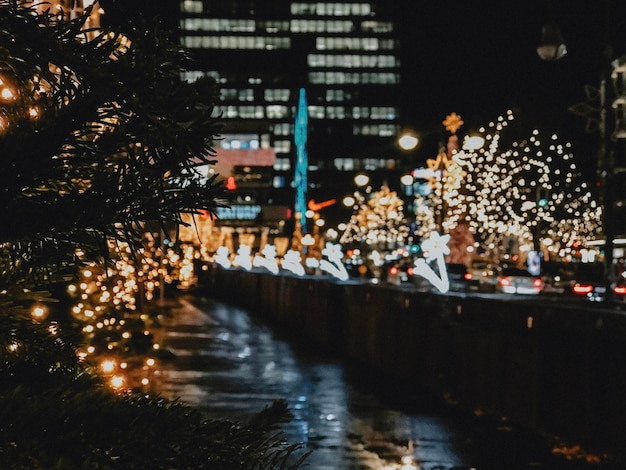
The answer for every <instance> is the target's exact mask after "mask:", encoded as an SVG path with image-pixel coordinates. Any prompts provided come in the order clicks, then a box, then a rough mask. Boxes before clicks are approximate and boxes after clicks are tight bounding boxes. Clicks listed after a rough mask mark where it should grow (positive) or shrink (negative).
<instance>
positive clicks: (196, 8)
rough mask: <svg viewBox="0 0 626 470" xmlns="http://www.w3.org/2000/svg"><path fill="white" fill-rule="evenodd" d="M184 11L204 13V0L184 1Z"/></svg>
mask: <svg viewBox="0 0 626 470" xmlns="http://www.w3.org/2000/svg"><path fill="white" fill-rule="evenodd" d="M182 11H184V12H186V13H202V1H200V0H184V1H183V2H182Z"/></svg>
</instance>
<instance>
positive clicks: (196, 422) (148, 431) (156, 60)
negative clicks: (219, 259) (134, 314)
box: [0, 0, 298, 468]
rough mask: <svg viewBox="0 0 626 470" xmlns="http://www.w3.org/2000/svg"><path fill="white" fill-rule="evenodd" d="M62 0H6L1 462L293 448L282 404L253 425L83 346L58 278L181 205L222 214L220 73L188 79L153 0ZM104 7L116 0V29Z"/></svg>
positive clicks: (163, 462) (47, 463) (259, 454)
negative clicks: (210, 416) (109, 375)
mask: <svg viewBox="0 0 626 470" xmlns="http://www.w3.org/2000/svg"><path fill="white" fill-rule="evenodd" d="M63 3H64V4H61V2H56V1H53V2H48V3H40V4H37V3H32V2H19V1H16V0H0V36H1V37H2V40H1V41H0V44H1V46H0V155H1V156H2V157H1V158H0V179H1V181H0V207H1V209H2V212H1V213H2V216H3V217H4V223H2V224H1V227H0V244H1V246H2V252H1V256H0V262H1V267H2V269H1V270H0V296H1V297H2V298H1V302H0V322H1V323H2V324H1V326H0V335H1V336H0V343H1V344H2V348H0V351H2V352H0V355H1V356H2V357H1V359H2V361H1V364H2V365H1V366H0V377H1V379H2V380H1V381H0V383H1V386H0V397H1V398H0V399H2V401H3V404H4V406H3V410H4V412H3V416H2V419H1V420H0V435H1V436H2V438H0V461H2V463H3V465H4V466H5V467H6V468H252V467H254V468H259V467H264V466H270V464H275V463H277V462H283V461H284V460H285V459H286V458H287V457H289V455H290V454H291V453H292V452H293V450H295V449H296V448H297V447H298V446H289V445H286V444H285V443H283V442H281V441H280V439H278V437H277V436H278V435H277V434H275V433H276V427H277V426H278V425H279V424H280V423H281V422H283V421H284V420H286V419H288V418H289V411H288V410H287V409H286V407H285V405H284V402H280V401H279V402H276V403H274V404H273V405H271V406H269V407H268V408H267V409H266V410H265V411H263V412H261V413H259V415H258V416H255V417H253V418H252V419H251V420H250V422H247V423H233V422H230V421H227V420H225V421H223V422H219V423H214V422H207V421H205V420H204V419H203V418H202V416H201V415H200V414H199V413H196V412H195V411H193V410H191V409H189V408H187V407H185V406H183V405H181V404H178V403H169V402H167V401H165V400H161V399H159V398H158V397H151V396H148V395H145V394H125V395H116V394H114V393H113V392H111V391H110V390H109V389H108V388H107V387H106V386H104V384H103V382H102V380H101V378H100V377H98V376H95V375H93V374H91V373H90V372H89V369H88V367H86V365H85V364H84V363H83V362H81V361H80V358H79V357H78V355H77V348H76V345H77V344H78V343H79V342H82V341H84V337H83V336H82V334H83V333H84V332H83V331H82V330H81V329H75V328H73V323H72V321H71V320H70V318H68V317H69V312H68V311H66V308H67V307H68V305H69V304H66V303H65V301H67V299H66V298H64V293H65V290H64V289H62V288H57V287H58V286H63V287H64V286H66V284H67V282H68V281H70V280H73V279H75V278H77V276H78V274H79V272H80V271H81V270H82V273H83V274H85V269H93V271H92V272H91V273H90V275H93V276H94V277H95V276H96V274H103V273H106V272H107V269H108V267H110V266H112V265H115V261H116V259H117V258H119V257H118V256H117V255H118V254H119V252H118V250H117V249H116V247H123V250H124V252H125V253H126V249H127V248H129V249H130V253H131V254H130V255H129V256H128V258H129V259H133V255H132V253H141V252H142V250H143V249H144V241H145V240H144V239H143V235H144V233H145V232H146V231H148V229H150V231H154V228H155V227H156V229H157V231H158V230H163V231H168V230H169V231H172V230H173V231H174V232H175V231H176V227H178V226H179V225H180V224H182V223H183V219H182V214H199V213H203V214H207V213H208V214H213V213H214V211H215V209H216V207H217V205H218V204H220V196H221V192H222V187H221V184H219V183H218V182H217V181H216V180H215V179H206V178H205V177H204V176H203V175H202V174H201V173H199V172H198V171H197V167H198V166H200V165H206V164H211V163H213V162H214V156H215V153H214V151H213V149H212V142H213V140H214V139H215V138H216V137H217V135H218V132H219V121H217V120H216V118H215V117H214V116H213V110H214V103H215V100H216V93H217V89H216V86H215V83H214V82H213V81H212V80H210V79H202V80H198V81H196V82H194V83H183V82H181V81H180V78H179V77H180V75H181V72H182V71H183V70H184V69H185V67H186V66H187V64H189V61H190V60H191V58H190V57H189V56H188V55H187V53H186V52H185V51H184V50H182V49H180V47H179V46H178V45H177V44H176V43H174V42H172V41H171V40H170V38H169V37H168V31H166V30H164V29H163V28H162V27H161V25H160V23H159V22H158V21H156V20H155V19H154V18H150V19H143V17H142V16H141V13H142V12H143V13H147V12H150V11H151V4H149V3H148V2H143V3H142V5H140V6H143V7H145V8H143V9H142V8H139V9H137V8H136V7H137V6H138V2H132V8H131V6H130V3H131V2H124V1H114V0H109V1H103V2H102V4H98V3H93V4H91V5H90V6H88V7H87V8H85V9H84V11H83V12H80V11H76V10H71V9H70V8H71V7H72V6H73V3H74V2H63ZM68 4H69V5H68ZM68 6H69V7H70V8H68ZM101 7H102V8H104V10H107V9H111V11H112V12H115V11H116V9H117V15H114V14H112V15H111V16H110V21H109V26H108V27H107V28H104V27H101V26H99V24H98V19H99V14H100V12H101ZM105 15H106V12H105V14H104V15H103V17H105ZM148 16H149V14H147V15H146V18H147V17H148ZM111 247H113V249H112V250H111ZM85 284H86V285H87V284H88V283H85ZM85 295H86V294H85ZM130 306H132V302H129V304H128V307H129V308H130ZM47 308H49V309H50V310H49V311H47V310H46V309H47ZM45 312H48V313H49V316H48V318H47V321H46V322H44V321H43V318H44V317H45V316H46V315H45V314H44V313H45ZM80 313H81V315H82V314H85V311H84V310H83V311H81V312H80ZM101 321H102V323H103V324H104V325H106V326H110V325H111V318H108V317H107V318H102V319H101ZM105 321H106V322H108V323H105Z"/></svg>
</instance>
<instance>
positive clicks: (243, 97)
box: [237, 88, 254, 101]
mask: <svg viewBox="0 0 626 470" xmlns="http://www.w3.org/2000/svg"><path fill="white" fill-rule="evenodd" d="M237 99H238V100H239V101H254V90H252V89H250V88H243V89H241V90H239V91H238V93H237Z"/></svg>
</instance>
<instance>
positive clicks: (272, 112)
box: [265, 104, 289, 119]
mask: <svg viewBox="0 0 626 470" xmlns="http://www.w3.org/2000/svg"><path fill="white" fill-rule="evenodd" d="M265 109H266V113H267V117H268V118H269V119H281V118H285V117H288V114H289V109H288V108H287V106H283V105H279V104H273V105H270V106H266V107H265Z"/></svg>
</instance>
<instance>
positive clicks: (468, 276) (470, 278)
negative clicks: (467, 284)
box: [463, 273, 473, 281]
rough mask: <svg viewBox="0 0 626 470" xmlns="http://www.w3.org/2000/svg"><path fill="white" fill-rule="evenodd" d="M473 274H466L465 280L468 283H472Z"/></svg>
mask: <svg viewBox="0 0 626 470" xmlns="http://www.w3.org/2000/svg"><path fill="white" fill-rule="evenodd" d="M472 277H473V276H472V273H465V275H464V276H463V279H465V280H466V281H471V280H472Z"/></svg>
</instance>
